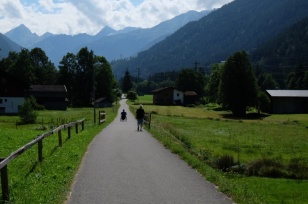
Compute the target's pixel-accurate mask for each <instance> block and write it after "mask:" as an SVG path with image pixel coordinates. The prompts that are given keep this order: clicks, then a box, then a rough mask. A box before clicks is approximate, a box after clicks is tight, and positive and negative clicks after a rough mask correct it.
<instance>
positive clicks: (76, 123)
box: [75, 123, 78, 134]
mask: <svg viewBox="0 0 308 204" xmlns="http://www.w3.org/2000/svg"><path fill="white" fill-rule="evenodd" d="M75 127H76V134H78V123H76V125H75Z"/></svg>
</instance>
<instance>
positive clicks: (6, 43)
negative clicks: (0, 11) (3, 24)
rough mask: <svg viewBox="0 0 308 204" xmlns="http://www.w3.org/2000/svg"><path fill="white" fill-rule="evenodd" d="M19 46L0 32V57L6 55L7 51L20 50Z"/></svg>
mask: <svg viewBox="0 0 308 204" xmlns="http://www.w3.org/2000/svg"><path fill="white" fill-rule="evenodd" d="M20 50H21V46H20V45H18V44H16V43H15V42H13V41H12V40H10V39H9V38H8V37H6V36H5V35H3V34H1V33H0V59H2V58H3V57H7V56H8V54H9V52H14V51H15V52H20Z"/></svg>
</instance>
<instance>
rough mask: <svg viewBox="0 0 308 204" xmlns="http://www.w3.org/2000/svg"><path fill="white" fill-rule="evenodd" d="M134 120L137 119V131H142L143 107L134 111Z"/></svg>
mask: <svg viewBox="0 0 308 204" xmlns="http://www.w3.org/2000/svg"><path fill="white" fill-rule="evenodd" d="M136 119H137V131H142V125H143V119H144V110H143V106H142V105H141V104H140V106H139V108H138V109H137V111H136Z"/></svg>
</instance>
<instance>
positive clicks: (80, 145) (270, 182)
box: [0, 96, 308, 204]
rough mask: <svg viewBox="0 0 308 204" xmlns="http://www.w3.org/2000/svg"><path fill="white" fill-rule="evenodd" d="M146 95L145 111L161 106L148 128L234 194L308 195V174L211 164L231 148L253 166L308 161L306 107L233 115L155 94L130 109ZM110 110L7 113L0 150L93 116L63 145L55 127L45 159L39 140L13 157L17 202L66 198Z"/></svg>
mask: <svg viewBox="0 0 308 204" xmlns="http://www.w3.org/2000/svg"><path fill="white" fill-rule="evenodd" d="M140 103H141V104H143V105H144V108H145V111H146V112H153V113H154V114H152V125H151V129H150V130H149V131H150V132H151V133H152V134H153V136H154V137H155V138H157V139H158V140H159V141H160V142H161V143H162V144H164V145H165V146H166V147H167V148H169V149H170V150H171V151H172V152H174V153H176V154H178V155H180V157H181V158H183V160H185V161H186V162H187V163H188V164H189V165H191V166H192V167H193V168H195V169H196V170H197V171H198V172H200V173H201V174H202V175H203V176H204V177H205V178H206V179H207V180H209V181H210V182H212V183H215V184H216V185H217V186H218V187H219V190H220V191H222V192H224V193H226V194H227V195H229V196H230V197H232V198H233V200H234V201H235V202H237V203H245V204H246V203H308V195H307V193H306V191H307V190H308V181H307V179H306V180H304V179H297V180H295V179H285V178H276V179H273V178H265V177H263V178H262V177H256V176H246V175H242V174H236V173H232V172H225V173H224V172H222V171H219V170H216V169H215V168H213V167H211V165H212V164H213V163H215V161H217V158H220V156H222V155H231V156H233V157H234V159H235V160H236V161H239V162H240V163H241V164H244V165H246V166H247V165H248V164H250V163H251V162H253V161H256V160H259V159H262V158H270V159H272V160H275V161H279V162H280V163H282V164H284V165H288V164H289V163H290V161H291V160H294V159H295V160H296V161H298V162H299V163H300V164H305V165H306V166H305V167H307V163H308V162H307V161H308V148H307V147H308V115H307V114H306V115H305V114H303V115H271V116H267V117H264V118H257V117H249V118H248V119H247V118H232V116H231V115H230V113H229V112H227V111H215V108H216V106H215V105H207V106H200V107H195V108H186V107H181V106H167V107H166V106H153V105H151V104H152V98H151V96H143V97H140V98H139V99H138V101H136V102H129V104H130V107H131V111H132V112H134V111H135V109H136V108H138V106H139V104H140ZM104 110H105V111H106V115H107V121H106V123H104V124H102V125H94V123H93V109H91V108H81V109H68V110H67V111H40V112H39V117H38V123H37V124H34V125H23V126H17V127H16V121H18V117H16V116H12V117H7V116H1V117H0V147H1V148H0V157H7V156H8V155H9V154H10V153H11V152H13V151H15V150H16V149H18V148H19V147H21V146H23V145H25V144H26V143H28V142H29V141H31V140H32V139H34V138H35V137H36V136H37V135H40V134H42V133H45V132H48V131H50V130H52V129H53V128H55V127H57V126H58V125H60V124H61V123H62V122H66V121H76V120H79V119H82V118H85V120H86V124H85V130H84V131H81V132H79V134H78V135H76V134H75V132H74V131H73V133H72V137H71V139H66V138H67V132H66V131H64V132H63V133H62V136H63V138H64V139H63V146H62V147H58V138H57V136H56V135H55V136H51V137H48V138H47V139H45V140H44V146H43V155H44V160H43V162H41V163H38V155H37V148H36V146H33V147H32V148H31V149H30V150H28V151H26V152H24V153H23V154H22V155H21V156H20V157H18V158H17V159H15V160H13V161H12V162H10V163H9V165H8V171H9V186H10V197H11V203H63V201H64V200H65V197H66V196H67V194H68V190H69V189H70V185H71V183H72V179H73V178H74V176H75V174H76V171H77V169H78V167H79V164H80V162H81V159H82V157H83V155H84V154H85V151H86V149H87V147H88V145H89V143H90V142H91V141H92V139H93V138H94V137H95V135H97V134H98V132H100V131H101V130H102V129H103V128H104V127H106V125H108V124H109V123H110V122H111V121H112V120H113V119H114V118H115V116H116V114H117V108H114V109H113V108H109V109H104ZM97 111H98V110H97ZM252 116H254V115H252ZM306 170H307V169H306ZM306 172H308V171H306ZM42 189H44V190H42ZM0 194H1V192H0ZM0 196H1V195H0ZM0 203H1V201H0Z"/></svg>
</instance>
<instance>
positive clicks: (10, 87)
mask: <svg viewBox="0 0 308 204" xmlns="http://www.w3.org/2000/svg"><path fill="white" fill-rule="evenodd" d="M27 89H29V86H28V85H27V84H25V83H23V82H21V81H19V80H16V79H15V78H14V77H13V76H11V75H9V74H8V73H6V72H4V71H1V70H0V115H15V114H17V113H18V109H19V107H20V106H21V105H23V103H24V101H25V97H26V93H27Z"/></svg>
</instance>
